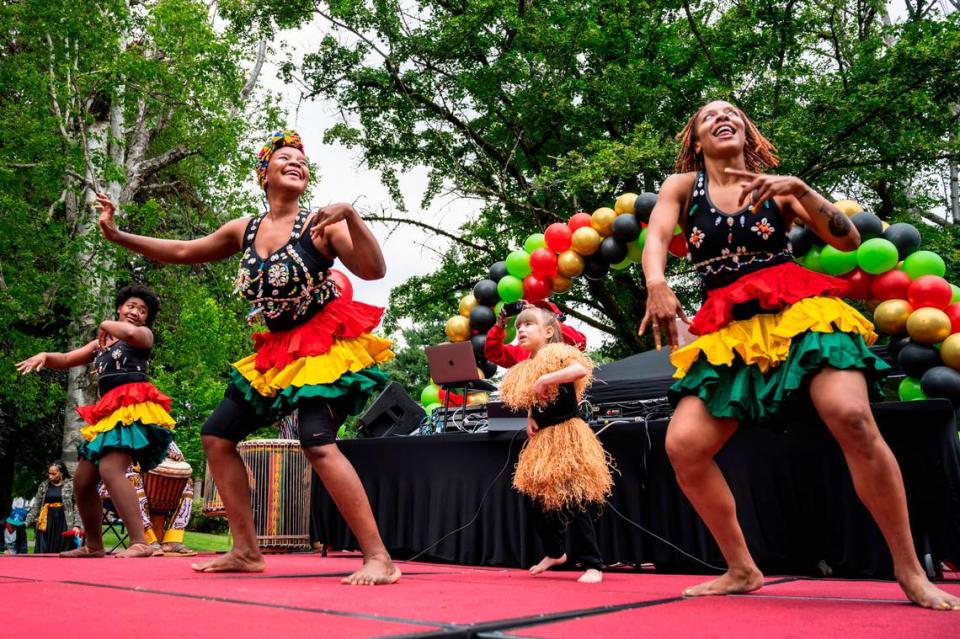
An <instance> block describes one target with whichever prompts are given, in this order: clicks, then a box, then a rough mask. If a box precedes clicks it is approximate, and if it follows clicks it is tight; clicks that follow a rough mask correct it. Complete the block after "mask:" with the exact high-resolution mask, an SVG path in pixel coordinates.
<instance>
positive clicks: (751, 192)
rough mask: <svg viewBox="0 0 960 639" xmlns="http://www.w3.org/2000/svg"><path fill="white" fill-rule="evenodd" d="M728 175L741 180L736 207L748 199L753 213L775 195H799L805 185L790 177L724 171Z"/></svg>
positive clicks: (735, 170) (734, 170)
mask: <svg viewBox="0 0 960 639" xmlns="http://www.w3.org/2000/svg"><path fill="white" fill-rule="evenodd" d="M724 170H725V171H726V172H727V173H728V174H730V175H735V176H737V177H740V178H743V179H744V180H745V181H744V182H742V183H741V184H740V198H739V199H738V200H737V205H738V206H743V203H744V202H745V201H746V200H747V199H748V198H749V199H750V201H751V202H752V203H753V212H754V213H756V212H757V211H759V210H760V207H761V206H762V205H763V203H764V202H765V201H766V200H769V199H770V198H772V197H773V196H775V195H800V194H801V193H802V192H803V191H804V189H806V188H807V185H806V184H804V183H803V180H801V179H800V178H797V177H793V176H790V175H767V174H765V173H751V172H750V171H741V170H739V169H730V168H727V169H724Z"/></svg>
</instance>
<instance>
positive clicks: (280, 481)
mask: <svg viewBox="0 0 960 639" xmlns="http://www.w3.org/2000/svg"><path fill="white" fill-rule="evenodd" d="M237 452H238V453H239V454H240V458H241V459H242V460H243V463H244V464H245V465H246V466H247V479H248V481H249V482H250V506H251V510H252V511H253V523H254V526H255V528H256V532H257V545H258V546H259V547H260V549H261V550H265V551H268V552H269V551H274V552H283V551H289V550H299V549H309V548H310V479H311V469H310V464H309V463H307V458H306V457H305V456H304V455H303V452H302V450H301V449H300V441H299V440H296V439H252V440H250V441H245V442H240V443H239V444H237ZM203 511H204V513H206V514H207V515H208V516H211V517H215V516H218V515H221V514H224V511H223V502H222V501H221V500H220V495H219V493H218V492H217V488H216V484H215V483H214V482H213V479H212V477H211V476H210V475H209V470H208V474H207V481H206V482H205V488H204V504H203Z"/></svg>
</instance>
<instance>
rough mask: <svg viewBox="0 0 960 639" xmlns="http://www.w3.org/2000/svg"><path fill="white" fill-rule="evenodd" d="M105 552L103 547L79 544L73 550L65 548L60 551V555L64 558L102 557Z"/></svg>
mask: <svg viewBox="0 0 960 639" xmlns="http://www.w3.org/2000/svg"><path fill="white" fill-rule="evenodd" d="M105 554H107V553H106V551H104V549H103V548H90V547H89V546H80V547H79V548H75V549H73V550H65V551H63V552H62V553H60V556H61V557H64V558H66V559H97V558H99V557H103V556H104V555H105Z"/></svg>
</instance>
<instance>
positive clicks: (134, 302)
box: [117, 297, 150, 326]
mask: <svg viewBox="0 0 960 639" xmlns="http://www.w3.org/2000/svg"><path fill="white" fill-rule="evenodd" d="M149 313H150V310H149V309H148V308H147V304H146V302H144V301H143V300H142V299H140V298H139V297H128V298H127V299H126V300H125V301H124V302H123V304H121V305H120V308H118V309H117V318H119V320H120V321H121V322H128V323H130V324H133V325H134V326H143V325H145V324H146V323H147V317H148V316H149Z"/></svg>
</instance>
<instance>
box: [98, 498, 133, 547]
mask: <svg viewBox="0 0 960 639" xmlns="http://www.w3.org/2000/svg"><path fill="white" fill-rule="evenodd" d="M102 525H103V526H105V527H106V529H107V531H109V532H112V533H113V534H114V535H116V537H117V543H116V544H114V545H113V548H110V549H109V550H107V552H116V551H117V549H118V548H121V549H126V547H127V544H128V542H129V541H130V533H129V532H128V531H127V527H126V526H125V525H124V523H123V520H122V519H120V515H119V514H118V513H117V510H116V508H114V507H113V502H112V501H111V500H110V499H104V500H103V522H102ZM104 539H106V534H104ZM104 547H105V548H106V544H104Z"/></svg>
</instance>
